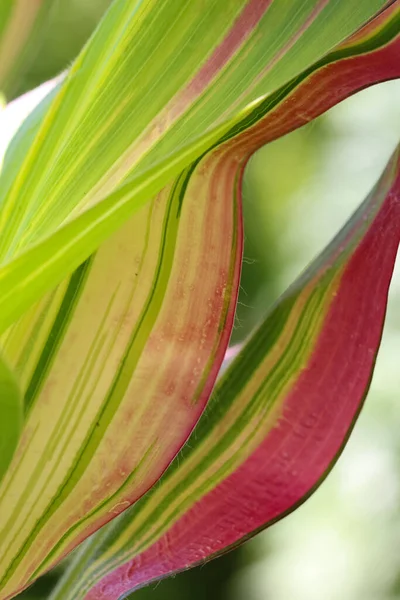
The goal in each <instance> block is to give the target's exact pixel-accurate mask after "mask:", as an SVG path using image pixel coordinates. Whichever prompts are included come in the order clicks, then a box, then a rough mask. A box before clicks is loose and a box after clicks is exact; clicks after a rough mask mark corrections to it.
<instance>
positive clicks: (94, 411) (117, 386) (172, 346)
mask: <svg viewBox="0 0 400 600" xmlns="http://www.w3.org/2000/svg"><path fill="white" fill-rule="evenodd" d="M220 186H222V187H224V186H225V182H224V180H223V178H222V177H221V178H220V179H219V180H218V181H215V180H213V179H212V180H211V181H209V180H208V179H201V180H191V181H190V182H188V173H186V172H184V173H183V174H182V176H181V177H180V178H179V179H178V180H177V182H176V183H175V184H174V185H171V186H169V187H168V188H165V189H164V190H163V192H162V193H160V194H159V195H158V196H157V197H156V198H155V200H154V201H153V202H151V203H149V204H147V205H146V207H144V208H143V209H142V211H140V212H139V213H137V214H136V215H135V216H134V217H133V218H132V219H131V220H130V221H128V223H126V224H125V225H124V227H123V229H122V230H121V231H119V232H118V233H117V234H116V235H115V236H114V237H113V238H111V239H110V240H109V241H108V242H107V243H106V244H105V245H103V246H102V248H101V249H100V250H99V251H98V253H97V254H96V255H95V257H94V258H91V259H89V261H87V262H85V263H84V264H83V265H82V266H81V267H80V268H79V269H78V270H77V271H76V272H75V273H74V275H73V276H72V277H71V279H70V280H69V282H66V283H65V284H63V285H62V286H60V287H59V288H58V289H57V290H56V291H55V292H53V293H51V294H50V295H48V296H46V297H45V298H44V299H43V300H42V301H41V302H40V303H39V304H38V305H36V306H35V307H34V308H33V309H32V310H31V311H29V312H28V313H27V314H26V315H25V317H24V318H23V319H22V320H20V321H19V322H17V323H16V324H15V325H14V326H13V327H11V328H10V329H9V330H8V332H6V334H5V335H4V336H3V340H2V342H3V352H4V354H5V355H6V356H7V357H8V359H9V360H10V362H11V363H12V365H13V366H14V369H15V371H16V373H17V374H18V375H19V378H20V380H21V381H22V382H23V384H24V388H25V398H26V404H27V411H28V417H27V421H26V425H25V428H24V432H23V436H22V439H21V443H20V445H19V449H18V452H17V454H16V456H15V458H14V461H13V463H12V465H11V467H10V469H9V471H8V472H7V475H6V478H5V480H4V484H3V487H2V489H1V490H0V494H1V495H0V512H1V515H2V520H1V531H0V539H1V548H2V552H1V566H2V594H3V595H2V597H4V595H6V596H7V594H8V593H9V592H10V591H11V592H12V591H13V590H15V589H16V588H18V587H20V586H21V585H24V584H25V583H26V582H27V581H28V579H29V578H30V577H31V576H33V574H34V573H35V571H36V570H37V569H38V567H39V565H40V564H42V563H43V562H46V561H51V562H54V561H55V560H56V559H58V558H59V557H60V556H63V555H64V554H65V553H66V552H67V551H68V550H70V549H71V548H73V547H74V546H75V545H76V544H77V543H78V542H79V541H81V540H82V539H84V538H85V537H86V536H87V535H88V534H89V533H91V532H92V531H94V530H95V529H97V528H98V527H99V526H101V525H102V524H103V523H105V522H107V521H109V520H110V519H111V518H113V517H115V516H116V515H117V514H118V513H119V512H121V511H122V510H123V509H125V508H126V507H127V506H129V505H130V504H131V503H132V502H134V501H135V500H136V499H137V498H138V497H140V496H141V495H142V494H143V493H144V492H145V491H147V489H148V488H149V487H150V486H151V485H152V484H153V483H154V482H155V481H156V480H157V479H158V477H159V476H160V475H161V473H162V472H163V471H164V470H165V468H166V466H167V465H168V464H169V463H170V461H171V460H172V459H173V457H174V456H175V454H176V452H177V451H178V450H179V448H180V447H181V445H182V443H183V442H184V440H185V439H186V438H187V436H188V435H189V433H190V431H191V429H192V428H193V425H194V423H195V422H196V421H197V419H198V417H199V416H200V414H201V411H202V410H203V408H204V405H205V402H206V400H207V399H208V396H209V393H210V390H211V387H212V385H213V383H214V381H215V378H216V375H217V373H218V369H219V366H220V364H221V362H222V358H223V354H224V352H225V349H226V346H227V344H228V340H229V332H230V329H231V326H232V321H233V314H234V307H235V301H236V296H237V288H238V283H239V272H240V256H241V231H240V227H241V220H240V212H239V211H238V208H237V203H233V204H232V201H231V194H228V195H226V196H225V197H226V201H225V202H215V203H210V202H208V198H209V195H208V194H207V188H208V187H211V188H212V191H213V192H214V191H215V190H218V189H219V187H220ZM214 188H215V189H214ZM222 196H224V195H222ZM221 230H222V231H224V232H225V234H226V237H225V236H221V235H220V232H221ZM121 433H122V435H121ZM100 474H101V475H100Z"/></svg>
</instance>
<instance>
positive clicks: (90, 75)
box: [0, 0, 385, 331]
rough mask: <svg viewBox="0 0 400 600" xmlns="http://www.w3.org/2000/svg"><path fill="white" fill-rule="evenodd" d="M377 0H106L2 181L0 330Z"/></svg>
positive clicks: (379, 4)
mask: <svg viewBox="0 0 400 600" xmlns="http://www.w3.org/2000/svg"><path fill="white" fill-rule="evenodd" d="M384 4H385V2H383V0H365V1H364V2H362V3H357V4H356V5H355V6H354V5H351V6H350V5H349V3H348V1H347V0H339V1H336V0H335V2H333V1H329V0H318V1H317V0H307V1H304V0H291V1H290V2H289V3H288V4H282V3H279V2H276V1H275V2H271V0H261V1H260V0H249V2H245V1H244V0H234V1H233V2H230V3H229V4H228V5H226V4H225V3H221V2H213V1H212V0H207V1H206V2H203V1H202V2H197V1H196V2H190V3H186V2H184V3H180V2H175V0H169V1H167V2H163V3H162V5H160V3H157V2H155V0H147V1H145V2H133V1H132V0H131V1H126V0H116V1H115V2H114V3H113V5H112V6H111V8H110V10H109V11H108V13H107V14H106V16H105V18H104V19H103V21H102V23H101V25H100V26H99V28H98V29H97V31H96V33H95V34H94V36H93V37H92V38H91V40H90V42H89V43H88V45H87V46H86V47H85V48H84V50H83V52H82V53H81V55H80V56H79V57H78V59H77V60H76V61H75V63H74V64H73V66H72V68H71V70H70V72H69V75H68V77H67V78H66V80H65V82H64V83H63V84H62V86H61V89H60V90H59V92H58V94H57V95H55V97H53V98H52V99H51V101H50V103H49V104H50V105H49V106H48V107H47V109H46V110H44V111H43V112H44V115H43V118H42V119H41V121H40V123H39V126H38V128H37V131H36V132H35V135H34V136H33V138H34V139H33V140H31V143H30V144H29V148H26V147H25V146H24V145H23V146H24V151H23V152H21V154H20V155H19V156H18V159H17V157H16V156H15V155H14V160H13V161H12V162H10V161H9V162H8V166H7V168H6V167H5V168H4V172H3V175H2V177H1V179H0V201H1V211H0V260H2V263H3V264H2V266H0V282H1V293H0V308H1V311H0V314H1V320H0V329H1V330H3V331H4V329H5V328H6V327H7V326H8V325H10V324H11V323H12V322H13V321H15V320H16V319H17V318H18V317H19V316H21V314H23V312H25V311H26V309H27V308H29V306H30V305H31V304H32V303H34V301H36V300H38V299H39V298H40V297H41V296H42V295H43V294H44V293H45V292H46V291H48V290H50V289H51V288H52V287H54V286H55V285H56V284H57V283H59V282H60V281H61V280H62V279H63V278H64V277H65V276H66V275H67V274H68V273H70V272H71V271H72V270H73V269H74V268H77V267H78V266H79V264H80V263H82V262H83V261H84V260H85V259H86V258H88V256H89V255H90V254H91V253H92V252H93V251H94V250H95V249H96V247H98V246H99V244H100V243H101V242H102V241H104V239H106V238H107V237H108V236H109V235H110V234H111V233H112V232H113V231H115V230H116V229H117V228H118V227H119V226H121V224H122V223H123V222H124V221H125V220H126V219H127V218H129V216H130V215H131V214H132V213H133V212H134V211H135V210H138V208H139V207H140V206H141V205H142V204H143V203H145V202H147V201H148V200H149V198H150V197H152V196H154V195H155V194H156V193H157V192H158V191H159V189H160V188H162V187H163V186H164V185H167V184H168V183H169V182H170V181H171V180H172V178H173V177H176V176H178V174H179V173H180V172H181V171H182V170H183V169H184V168H185V167H187V166H188V165H189V164H190V163H191V162H193V160H195V159H196V158H197V157H199V156H200V155H202V154H203V153H204V152H205V151H207V150H208V149H209V148H210V147H211V146H213V145H214V144H215V143H217V142H218V141H221V136H223V135H224V134H225V133H227V132H230V134H229V135H233V134H234V133H235V131H236V130H240V129H242V128H243V127H246V126H248V125H249V124H250V123H251V122H252V121H254V120H257V119H260V118H261V116H262V114H263V111H264V112H265V111H267V110H268V101H266V102H263V101H262V100H260V97H265V96H266V97H267V98H268V97H269V96H271V95H272V94H273V93H274V92H276V90H278V89H279V88H280V87H281V86H282V85H285V84H287V82H289V81H290V80H291V79H292V78H293V77H296V76H299V75H300V74H301V73H303V72H304V70H305V69H307V68H309V66H310V65H311V64H313V63H314V62H315V61H318V60H320V59H322V57H324V56H325V55H326V53H327V52H329V51H330V50H332V49H333V48H335V47H336V46H337V44H338V43H339V42H340V41H342V40H343V39H344V38H346V36H347V35H349V34H350V33H352V32H353V31H354V30H355V29H357V27H359V26H360V25H362V24H363V23H364V22H365V20H367V19H368V18H370V17H372V16H373V15H374V14H375V13H376V12H377V11H378V10H380V9H382V8H383V6H384ZM272 40H273V43H272ZM189 47H190V52H188V48H189ZM254 102H255V103H256V108H254V109H253V106H252V103H253V104H254ZM36 122H37V118H36ZM235 128H236V129H235Z"/></svg>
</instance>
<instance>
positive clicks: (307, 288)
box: [51, 148, 400, 600]
mask: <svg viewBox="0 0 400 600" xmlns="http://www.w3.org/2000/svg"><path fill="white" fill-rule="evenodd" d="M399 239H400V148H399V149H398V150H397V151H396V153H395V154H394V156H393V157H392V159H391V161H390V163H389V165H388V167H387V169H386V172H385V173H384V175H383V176H382V178H381V180H380V182H379V183H378V184H377V186H376V188H375V189H374V190H373V192H372V193H371V195H370V196H369V197H368V198H367V200H366V201H365V202H364V204H363V205H362V206H361V207H360V208H359V209H358V210H357V212H356V213H355V214H354V216H353V217H352V219H351V220H350V221H349V222H348V223H347V225H346V226H345V227H344V229H343V230H342V231H341V232H340V233H339V234H338V236H337V237H336V238H335V240H334V241H333V242H332V243H331V244H330V245H329V246H328V247H327V249H326V250H325V251H324V252H323V253H322V255H321V256H320V257H318V258H317V259H316V261H315V262H314V263H313V264H312V265H311V266H310V267H309V268H308V269H307V270H306V271H305V273H304V274H303V275H302V276H301V277H300V278H299V279H298V280H297V281H296V282H295V283H294V284H293V285H292V286H291V287H290V288H289V289H288V290H287V292H286V293H285V294H284V295H283V296H282V297H281V299H280V300H279V301H278V302H277V304H276V305H275V306H274V307H273V309H272V310H271V312H270V314H269V315H268V317H267V318H266V320H265V321H264V323H263V324H262V325H261V327H260V328H259V329H258V331H257V332H256V333H255V334H254V336H253V337H252V338H251V340H250V341H249V343H248V344H247V345H246V346H245V348H244V350H243V351H242V352H241V353H240V354H239V355H238V357H237V358H236V359H235V360H234V362H233V363H232V365H231V366H230V367H229V368H228V370H227V372H226V373H225V374H224V376H223V377H222V379H221V380H220V381H219V383H218V384H217V386H216V388H215V390H214V392H213V394H212V397H211V400H210V403H209V405H208V407H207V409H206V411H205V413H204V415H203V416H202V417H201V419H200V422H199V424H198V426H197V427H196V429H195V431H194V433H193V434H192V436H191V437H190V438H189V440H188V443H187V444H186V445H185V447H184V448H183V450H182V451H181V452H180V454H179V456H178V457H177V459H176V460H175V462H174V463H173V464H172V465H171V467H170V468H169V469H168V470H167V471H166V473H165V474H164V476H163V477H162V478H161V480H160V481H159V482H158V483H157V484H156V485H155V486H154V488H153V489H152V490H151V491H150V492H149V493H148V494H147V495H146V496H145V497H144V498H143V499H142V500H140V501H139V502H137V503H136V504H135V505H134V506H133V507H131V508H130V509H128V510H127V511H126V512H125V513H124V514H123V515H121V516H120V517H119V518H118V519H116V520H115V521H114V522H113V523H111V524H110V525H109V526H107V527H105V528H104V529H103V530H102V531H100V532H99V533H98V534H96V535H95V536H93V537H92V539H89V540H88V542H87V543H86V544H84V545H83V547H82V550H81V551H80V553H78V555H77V557H76V561H75V564H73V565H72V567H71V570H70V572H69V573H67V576H66V578H65V580H64V583H62V584H61V585H60V587H59V588H58V590H56V591H55V593H54V595H53V596H52V598H51V600H61V599H62V600H69V599H71V600H72V598H73V599H74V600H79V599H81V598H85V600H115V599H117V598H120V597H122V595H123V594H126V593H128V592H129V591H133V590H135V589H137V588H140V587H141V586H143V585H145V584H147V583H149V582H151V581H155V580H157V579H160V578H163V577H165V576H167V575H170V574H172V573H176V572H179V571H181V570H184V569H187V568H189V567H191V566H193V565H196V564H199V563H202V562H204V561H206V560H210V559H211V558H214V557H216V556H218V555H220V554H221V553H223V552H226V551H227V550H229V549H231V548H233V547H235V546H237V545H238V544H239V543H241V542H243V541H245V540H247V539H248V538H249V537H251V536H253V535H254V534H255V533H257V532H259V531H260V530H262V529H263V528H265V527H267V526H268V525H271V524H272V523H274V522H275V521H276V520H277V519H280V518H282V517H283V516H285V515H287V514H288V513H289V512H290V511H292V510H294V509H295V508H296V507H297V506H298V505H299V504H300V503H302V502H303V501H304V500H305V499H306V498H307V497H308V496H309V495H310V494H311V493H312V492H313V491H314V490H315V489H316V487H317V486H318V485H319V484H320V483H321V482H322V480H323V479H324V478H325V477H326V475H327V473H328V472H329V470H330V469H331V468H332V465H333V464H334V462H335V461H336V460H337V458H338V456H339V454H340V453H341V451H342V450H343V447H344V444H345V443H346V441H347V439H348V436H349V433H350V431H351V429H352V427H353V425H354V422H355V420H356V418H357V416H358V414H359V411H360V408H361V406H362V403H363V401H364V398H365V396H366V393H367V390H368V387H369V383H370V380H371V374H372V371H373V367H374V362H375V357H376V354H377V351H378V348H379V343H380V339H381V333H382V327H383V321H384V315H385V308H386V301H387V292H388V287H389V283H390V278H391V275H392V270H393V265H394V261H395V258H396V252H397V248H398V244H399Z"/></svg>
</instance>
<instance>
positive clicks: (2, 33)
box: [0, 0, 54, 98]
mask: <svg viewBox="0 0 400 600" xmlns="http://www.w3.org/2000/svg"><path fill="white" fill-rule="evenodd" d="M53 4H54V2H53V0H2V4H1V7H0V90H1V91H2V92H3V93H4V94H5V95H6V96H7V97H8V98H9V97H12V95H13V94H14V90H15V89H17V88H18V87H19V85H20V82H21V80H22V78H23V76H24V73H25V71H26V70H27V68H28V66H29V65H30V64H31V63H32V61H33V60H34V57H35V55H36V54H37V52H38V50H39V46H40V42H41V35H42V32H43V28H44V26H45V25H46V22H47V19H48V16H49V12H50V9H51V7H52V5H53Z"/></svg>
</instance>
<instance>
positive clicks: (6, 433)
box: [0, 357, 23, 481]
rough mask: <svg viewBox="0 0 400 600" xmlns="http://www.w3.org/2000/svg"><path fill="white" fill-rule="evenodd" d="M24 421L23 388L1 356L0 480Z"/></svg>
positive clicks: (7, 465) (6, 467) (13, 450)
mask: <svg viewBox="0 0 400 600" xmlns="http://www.w3.org/2000/svg"><path fill="white" fill-rule="evenodd" d="M22 421H23V400H22V394H21V390H20V388H19V386H18V384H17V381H16V379H15V377H14V374H13V372H12V371H11V370H10V368H9V366H8V365H7V364H6V362H5V361H4V360H3V359H2V357H0V481H1V480H2V478H3V476H4V474H5V473H6V471H7V469H8V467H9V465H10V462H11V459H12V457H13V454H14V452H15V449H16V447H17V444H18V440H19V437H20V433H21V429H22Z"/></svg>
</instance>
